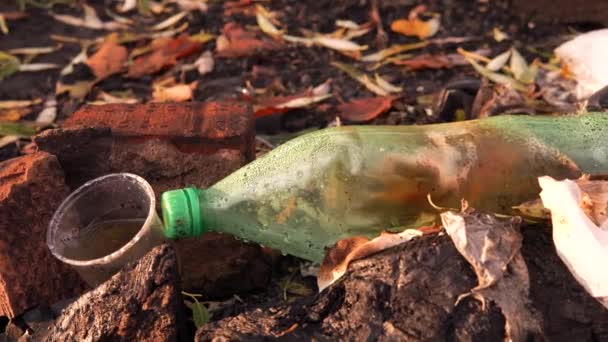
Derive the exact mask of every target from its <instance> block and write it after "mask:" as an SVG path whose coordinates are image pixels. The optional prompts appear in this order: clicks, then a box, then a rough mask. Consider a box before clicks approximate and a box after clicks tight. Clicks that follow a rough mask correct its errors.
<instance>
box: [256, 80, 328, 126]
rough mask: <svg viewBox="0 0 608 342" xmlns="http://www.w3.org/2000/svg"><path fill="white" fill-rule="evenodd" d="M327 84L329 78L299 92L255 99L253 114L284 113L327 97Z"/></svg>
mask: <svg viewBox="0 0 608 342" xmlns="http://www.w3.org/2000/svg"><path fill="white" fill-rule="evenodd" d="M329 84H330V80H328V81H326V82H324V83H322V84H321V85H319V86H317V87H315V88H313V89H309V90H306V91H304V92H302V93H299V94H295V95H290V96H272V97H266V98H261V99H257V100H256V103H255V105H254V113H255V116H256V117H263V116H268V115H273V114H278V113H286V112H288V111H290V110H291V109H294V108H303V107H307V106H309V105H311V104H314V103H317V102H321V101H323V100H325V99H328V98H330V97H331V96H332V95H331V94H330V93H329V92H330V90H331V88H330V86H329Z"/></svg>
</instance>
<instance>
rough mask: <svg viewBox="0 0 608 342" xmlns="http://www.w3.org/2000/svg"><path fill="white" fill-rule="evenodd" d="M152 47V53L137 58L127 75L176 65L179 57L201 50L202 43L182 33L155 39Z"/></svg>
mask: <svg viewBox="0 0 608 342" xmlns="http://www.w3.org/2000/svg"><path fill="white" fill-rule="evenodd" d="M151 47H152V52H151V53H149V54H146V55H144V56H142V57H139V58H137V59H136V60H135V61H134V62H133V64H132V65H131V67H129V72H128V73H127V77H131V78H137V77H141V76H143V75H148V74H154V73H156V72H159V71H161V70H162V69H164V68H166V67H168V66H172V65H174V64H175V63H176V62H177V60H178V59H180V58H183V57H187V56H189V55H192V54H194V53H197V52H199V51H200V50H201V43H200V42H197V41H194V40H192V39H190V37H189V36H188V35H187V34H182V35H180V36H179V37H177V38H173V39H169V38H158V39H155V40H154V41H153V42H152V43H151Z"/></svg>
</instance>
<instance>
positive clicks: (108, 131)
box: [34, 101, 270, 296]
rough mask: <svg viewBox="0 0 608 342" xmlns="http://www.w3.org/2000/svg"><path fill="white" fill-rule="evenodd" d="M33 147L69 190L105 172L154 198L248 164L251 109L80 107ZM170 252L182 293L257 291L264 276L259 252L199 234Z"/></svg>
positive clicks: (266, 266)
mask: <svg viewBox="0 0 608 342" xmlns="http://www.w3.org/2000/svg"><path fill="white" fill-rule="evenodd" d="M34 141H35V143H36V145H37V146H38V148H39V149H40V150H44V151H47V152H50V153H52V154H55V155H56V156H57V158H58V159H59V161H60V163H61V164H62V166H63V167H64V170H65V172H66V179H67V182H68V184H69V185H70V186H71V187H72V188H73V189H74V188H75V187H77V186H80V185H81V184H83V183H84V182H86V181H87V180H90V179H93V178H96V177H99V176H102V175H105V174H108V173H114V172H130V173H134V174H137V175H140V176H142V177H143V178H145V179H146V180H147V181H148V182H150V184H151V185H152V188H153V189H154V191H155V193H156V196H157V198H160V194H161V193H162V192H164V191H166V190H170V189H175V188H180V187H184V186H197V187H200V188H206V187H209V186H210V185H213V184H214V183H216V182H217V181H219V180H220V179H222V178H224V177H226V176H227V175H229V174H230V173H232V172H233V171H235V170H237V169H238V168H240V167H241V166H243V165H245V164H246V163H247V162H249V161H251V160H252V159H253V158H254V149H255V132H254V119H253V114H252V110H251V107H250V106H249V105H247V104H243V103H240V102H229V101H226V102H206V103H180V104H172V103H168V104H167V103H157V104H146V105H123V104H120V105H103V106H89V107H84V108H83V109H81V110H79V111H78V112H76V113H74V115H73V116H72V117H71V118H70V119H69V120H68V121H67V122H66V123H65V125H64V128H63V129H55V130H49V131H46V132H43V133H42V134H40V135H38V136H36V137H35V138H34ZM158 202H159V203H160V201H158ZM174 246H175V248H176V252H177V255H178V258H179V259H180V269H181V270H182V272H181V273H182V282H183V287H184V288H185V289H187V290H191V291H197V290H204V292H205V295H207V296H224V295H230V294H231V293H232V292H241V291H247V290H251V289H253V288H259V287H260V286H263V285H265V282H266V280H267V278H268V276H269V274H270V262H269V261H268V259H269V258H268V256H267V255H266V254H265V253H263V252H262V251H261V248H260V247H259V246H257V245H253V244H246V243H243V242H240V241H237V240H235V239H234V238H233V237H231V236H227V235H220V234H206V235H205V236H203V237H200V238H192V239H184V240H180V241H176V242H175V243H174ZM251 269H255V270H256V272H251V271H250V270H251ZM226 284H232V286H227V285H226Z"/></svg>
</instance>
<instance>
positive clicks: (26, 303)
mask: <svg viewBox="0 0 608 342" xmlns="http://www.w3.org/2000/svg"><path fill="white" fill-rule="evenodd" d="M68 193H69V190H68V187H67V186H66V185H65V183H64V179H63V171H62V170H61V166H60V165H59V162H58V161H57V159H56V158H55V157H54V156H52V155H50V154H48V153H44V152H38V153H34V154H31V155H28V156H25V157H20V158H15V159H11V160H8V161H5V162H3V163H0V314H1V315H6V316H9V317H14V316H16V315H19V314H20V313H22V312H23V311H25V310H26V309H28V308H30V307H32V306H35V305H38V304H52V303H54V302H56V301H59V300H61V299H64V298H68V297H72V296H74V295H76V294H78V293H80V292H81V291H82V289H83V288H84V287H83V286H84V285H83V284H82V282H81V281H80V279H79V277H78V275H77V274H76V273H75V272H74V271H73V270H71V269H70V268H69V267H68V266H67V265H64V264H62V263H61V262H60V261H59V260H57V259H56V258H55V257H53V255H52V254H51V253H50V251H49V249H48V247H47V245H46V230H47V226H48V223H49V221H50V219H51V217H52V215H53V212H54V211H55V209H56V208H57V207H58V206H59V204H60V203H61V201H62V200H63V199H64V198H65V197H66V196H67V194H68Z"/></svg>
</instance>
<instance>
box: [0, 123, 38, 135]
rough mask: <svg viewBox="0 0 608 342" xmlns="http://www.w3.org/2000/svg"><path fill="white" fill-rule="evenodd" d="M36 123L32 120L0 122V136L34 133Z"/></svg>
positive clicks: (36, 128) (36, 127)
mask: <svg viewBox="0 0 608 342" xmlns="http://www.w3.org/2000/svg"><path fill="white" fill-rule="evenodd" d="M37 130H38V125H36V124H35V123H32V122H0V136H4V135H14V136H18V137H29V136H32V135H34V134H36V131H37Z"/></svg>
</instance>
